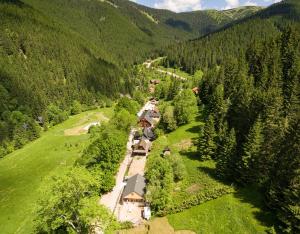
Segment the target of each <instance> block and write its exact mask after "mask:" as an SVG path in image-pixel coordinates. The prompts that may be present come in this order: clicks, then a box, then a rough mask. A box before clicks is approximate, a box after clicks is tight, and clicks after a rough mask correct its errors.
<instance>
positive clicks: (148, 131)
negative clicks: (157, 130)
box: [143, 128, 156, 141]
mask: <svg viewBox="0 0 300 234" xmlns="http://www.w3.org/2000/svg"><path fill="white" fill-rule="evenodd" d="M143 135H144V137H145V138H147V139H148V140H149V141H154V140H155V138H156V136H155V134H154V132H153V129H152V128H144V130H143Z"/></svg>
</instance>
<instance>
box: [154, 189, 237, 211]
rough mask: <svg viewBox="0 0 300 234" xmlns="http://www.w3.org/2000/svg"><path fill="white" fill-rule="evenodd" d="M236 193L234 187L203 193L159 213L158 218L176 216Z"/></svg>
mask: <svg viewBox="0 0 300 234" xmlns="http://www.w3.org/2000/svg"><path fill="white" fill-rule="evenodd" d="M234 191H235V189H234V187H232V186H222V187H220V188H215V189H213V190H209V191H204V192H203V191H202V192H201V193H198V194H196V195H194V196H191V197H189V198H187V200H185V201H183V202H182V203H180V204H173V205H172V206H171V207H167V208H165V209H164V210H161V211H159V212H158V213H157V215H158V216H166V215H168V214H175V213H179V212H182V211H184V210H186V209H189V208H191V207H193V206H197V205H200V204H202V203H204V202H207V201H211V200H214V199H217V198H219V197H221V196H223V195H226V194H230V193H233V192H234Z"/></svg>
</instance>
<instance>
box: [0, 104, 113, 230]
mask: <svg viewBox="0 0 300 234" xmlns="http://www.w3.org/2000/svg"><path fill="white" fill-rule="evenodd" d="M99 113H101V116H102V115H103V116H105V117H106V118H110V117H111V116H112V114H113V109H112V108H104V109H98V110H92V111H87V112H84V113H81V114H79V115H76V116H72V117H70V118H69V119H68V120H67V121H65V122H64V123H62V124H59V125H57V126H54V127H53V128H51V129H49V130H48V131H47V132H45V133H43V134H42V136H41V137H40V138H39V139H37V140H36V141H33V142H31V143H29V144H27V145H26V146H25V147H24V148H22V149H20V150H17V151H15V152H13V153H11V154H9V155H7V156H6V157H5V158H3V159H1V160H0V230H1V233H5V234H11V233H26V234H27V233H32V231H33V219H34V213H33V211H34V208H35V204H36V201H37V199H38V192H37V190H38V189H39V187H40V185H41V183H42V181H43V178H45V177H46V176H48V175H49V174H54V173H61V172H62V171H63V170H65V169H66V168H67V167H68V166H71V165H73V163H74V161H75V160H76V159H77V158H78V157H79V156H80V155H81V152H82V150H83V149H85V147H86V146H87V145H88V143H89V142H90V140H89V135H87V134H85V135H78V136H65V134H64V131H65V130H66V129H71V128H74V127H76V126H78V125H81V124H84V123H86V122H88V121H100V119H99V118H98V117H99ZM87 116H88V117H87Z"/></svg>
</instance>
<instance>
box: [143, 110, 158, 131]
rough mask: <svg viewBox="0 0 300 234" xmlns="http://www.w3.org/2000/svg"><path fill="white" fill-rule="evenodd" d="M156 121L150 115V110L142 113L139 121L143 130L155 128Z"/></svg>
mask: <svg viewBox="0 0 300 234" xmlns="http://www.w3.org/2000/svg"><path fill="white" fill-rule="evenodd" d="M154 123H155V122H154V119H153V118H152V117H151V116H150V115H149V110H146V111H144V112H143V113H142V115H141V116H140V119H139V124H140V126H141V127H143V128H149V127H153V126H154Z"/></svg>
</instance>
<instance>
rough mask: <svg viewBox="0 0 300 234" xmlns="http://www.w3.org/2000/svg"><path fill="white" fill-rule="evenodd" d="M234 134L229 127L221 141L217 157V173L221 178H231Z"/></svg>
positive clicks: (234, 151)
mask: <svg viewBox="0 0 300 234" xmlns="http://www.w3.org/2000/svg"><path fill="white" fill-rule="evenodd" d="M235 157H236V136H235V130H234V129H231V130H230V132H229V133H227V135H226V137H225V138H224V140H223V141H222V145H221V146H220V150H219V155H218V157H217V165H216V167H217V174H218V175H219V176H220V177H222V178H231V177H232V176H233V174H234V172H235Z"/></svg>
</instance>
